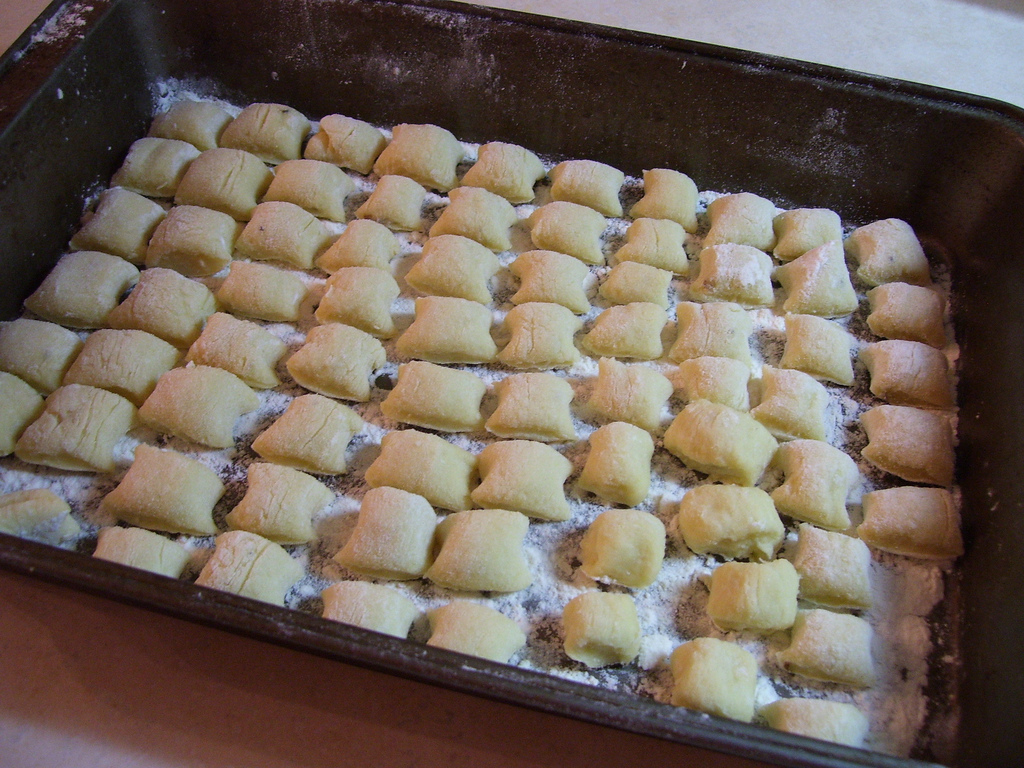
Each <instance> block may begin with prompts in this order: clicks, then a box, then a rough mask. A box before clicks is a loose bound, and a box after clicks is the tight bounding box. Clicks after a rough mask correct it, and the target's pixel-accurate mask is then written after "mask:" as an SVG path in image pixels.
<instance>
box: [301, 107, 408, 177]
mask: <svg viewBox="0 0 1024 768" xmlns="http://www.w3.org/2000/svg"><path fill="white" fill-rule="evenodd" d="M387 143H388V140H387V139H385V138H384V134H383V133H381V132H380V131H378V130H377V129H376V128H374V127H373V126H372V125H370V124H369V123H365V122H363V121H362V120H356V119H355V118H352V117H345V116H344V115H324V116H323V117H321V118H320V127H319V130H318V131H317V132H316V133H314V134H313V135H312V136H310V137H309V141H307V142H306V149H305V150H304V151H303V157H305V158H307V159H309V160H322V161H323V162H325V163H334V164H335V165H340V166H341V167H342V168H351V169H352V170H353V171H358V172H359V173H361V174H363V175H364V176H365V175H366V174H368V173H370V171H372V170H373V163H374V161H375V160H376V159H377V156H378V155H380V153H381V152H382V151H383V150H384V147H386V146H387Z"/></svg>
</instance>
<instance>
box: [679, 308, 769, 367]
mask: <svg viewBox="0 0 1024 768" xmlns="http://www.w3.org/2000/svg"><path fill="white" fill-rule="evenodd" d="M676 322H677V324H678V327H679V335H678V336H677V337H676V340H675V343H674V344H673V345H672V348H671V349H669V351H668V356H669V358H670V359H671V360H674V361H675V362H677V363H681V362H682V361H683V360H689V359H690V358H693V357H708V356H710V357H731V358H732V359H734V360H739V361H740V362H744V363H750V334H751V333H753V331H754V323H753V321H752V320H751V319H750V316H749V315H748V314H747V313H746V312H745V311H744V310H743V307H741V306H739V305H738V304H732V303H730V302H725V301H715V302H711V303H710V304H698V303H697V302H693V301H684V302H682V303H681V304H679V305H678V306H677V307H676Z"/></svg>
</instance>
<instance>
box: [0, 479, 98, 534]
mask: <svg viewBox="0 0 1024 768" xmlns="http://www.w3.org/2000/svg"><path fill="white" fill-rule="evenodd" d="M80 532H81V526H80V525H79V524H78V521H77V520H75V518H73V517H72V516H71V507H70V506H69V505H68V503H67V502H66V501H64V499H62V498H61V497H60V496H58V495H57V494H55V493H54V492H53V491H51V490H49V489H48V488H30V489H28V490H23V491H14V492H13V493H5V494H4V495H2V496H0V533H6V534H10V535H11V536H18V537H20V538H23V539H32V540H33V541H41V542H43V543H44V544H54V545H59V544H61V543H62V542H64V541H67V540H68V539H71V538H74V537H75V536H77V535H78V534H79V533H80Z"/></svg>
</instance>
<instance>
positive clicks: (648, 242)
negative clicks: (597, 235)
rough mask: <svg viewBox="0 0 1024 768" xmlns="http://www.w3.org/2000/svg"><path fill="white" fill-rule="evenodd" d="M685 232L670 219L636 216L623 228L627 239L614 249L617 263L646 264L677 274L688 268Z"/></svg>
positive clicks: (686, 270)
mask: <svg viewBox="0 0 1024 768" xmlns="http://www.w3.org/2000/svg"><path fill="white" fill-rule="evenodd" d="M685 238H686V232H685V230H684V229H683V227H682V225H680V224H677V223H676V222H675V221H670V220H669V219H637V220H636V221H634V222H633V223H632V224H630V225H629V229H627V230H626V243H625V245H623V246H622V247H621V248H619V250H617V251H616V252H615V258H616V259H618V261H619V262H620V263H627V262H628V263H636V264H646V265H647V266H650V267H656V268H657V269H662V270H665V271H667V272H674V273H675V274H677V275H685V274H687V273H689V271H690V262H689V260H688V259H687V256H686V250H685V249H684V248H683V240H684V239H685Z"/></svg>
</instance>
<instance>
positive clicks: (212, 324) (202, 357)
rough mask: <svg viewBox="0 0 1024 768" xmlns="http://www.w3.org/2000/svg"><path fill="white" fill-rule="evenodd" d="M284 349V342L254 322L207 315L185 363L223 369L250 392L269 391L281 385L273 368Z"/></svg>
mask: <svg viewBox="0 0 1024 768" xmlns="http://www.w3.org/2000/svg"><path fill="white" fill-rule="evenodd" d="M287 349H288V346H287V345H286V344H285V343H284V342H283V341H281V340H280V339H279V338H277V337H276V336H275V335H274V334H272V333H270V331H268V330H266V329H264V328H263V327H261V326H259V325H256V323H253V322H250V321H248V320H239V319H238V318H237V317H234V316H233V315H229V314H226V313H224V312H217V313H216V314H213V315H210V319H209V320H207V321H206V327H205V328H204V329H203V332H202V333H201V334H199V338H198V339H196V340H195V342H193V344H192V346H191V347H189V350H188V354H187V355H186V357H185V360H186V362H189V363H195V364H196V365H210V366H213V367H215V368H223V369H224V370H225V371H229V372H230V373H233V374H235V376H237V377H238V378H240V379H241V380H242V381H244V382H245V383H246V384H248V385H249V386H250V387H252V388H253V389H270V388H272V387H276V386H277V385H278V384H280V383H281V379H279V378H278V376H277V372H276V370H275V369H276V368H277V364H278V362H279V361H280V360H281V357H282V356H283V355H284V353H285V352H286V351H287Z"/></svg>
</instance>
